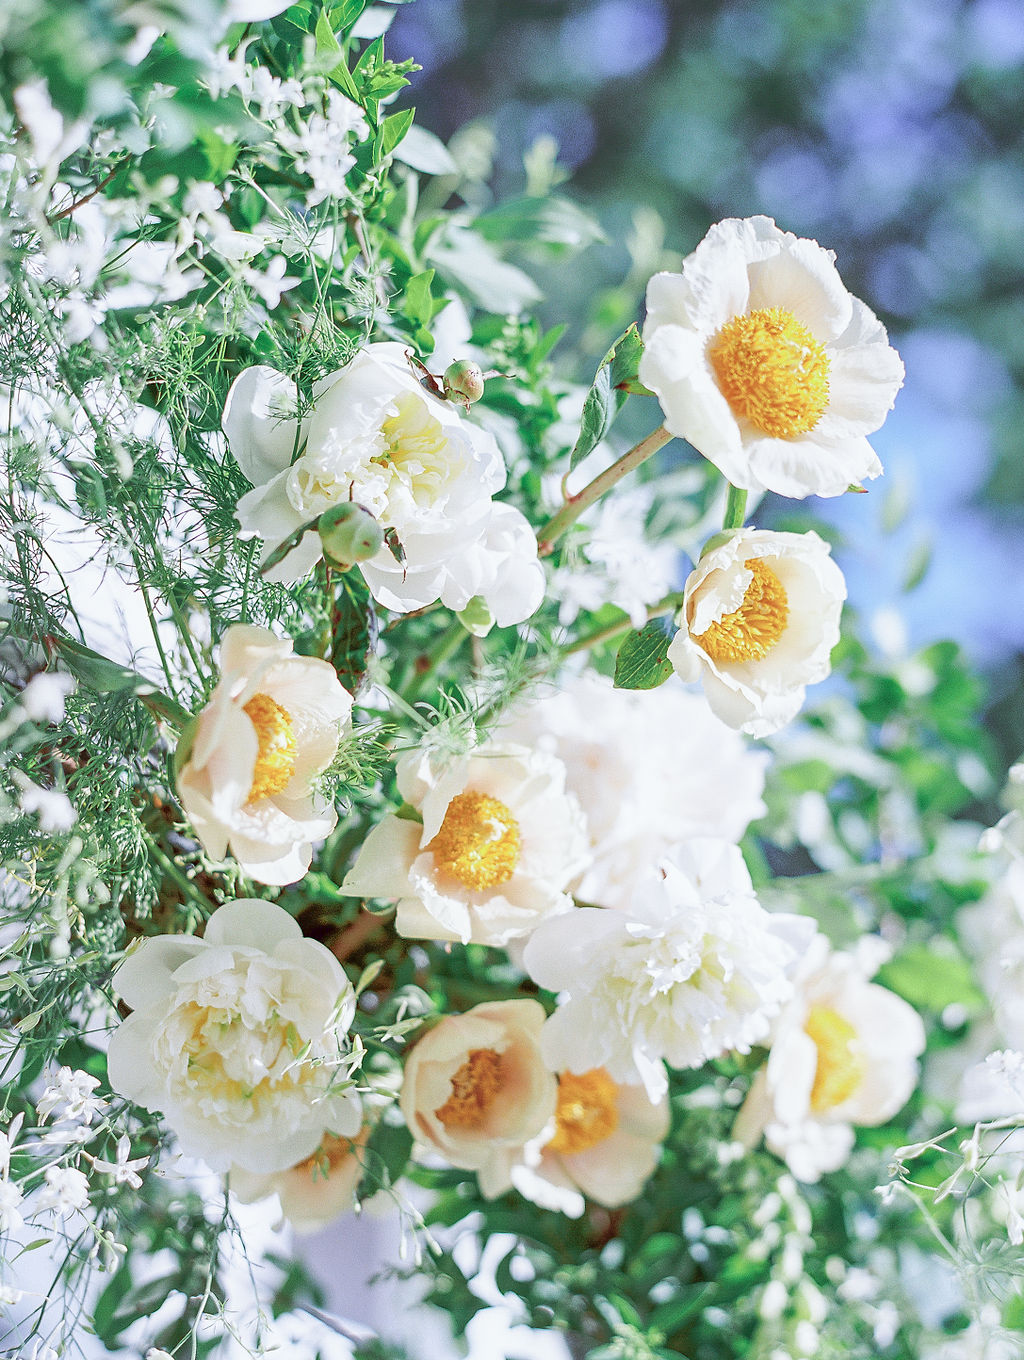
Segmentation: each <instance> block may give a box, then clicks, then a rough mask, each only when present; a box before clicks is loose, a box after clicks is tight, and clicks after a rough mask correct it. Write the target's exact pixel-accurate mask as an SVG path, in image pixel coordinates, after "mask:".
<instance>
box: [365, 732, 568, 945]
mask: <svg viewBox="0 0 1024 1360" xmlns="http://www.w3.org/2000/svg"><path fill="white" fill-rule="evenodd" d="M396 771H397V776H398V791H399V793H401V795H402V797H403V798H405V799H406V801H407V802H408V803H409V805H410V806H411V807H412V808H413V809H415V811H416V812H417V813H419V814H420V815H421V816H422V822H420V821H411V820H407V819H406V818H405V817H399V816H394V815H391V816H387V817H385V818H384V820H383V821H382V822H380V823H378V825H377V826H375V827H374V829H373V830H372V831H371V832H370V834H369V836H368V837H367V838H366V840H365V841H364V843H363V846H362V848H361V849H360V851H359V855H358V857H357V859H356V862H355V864H354V865H353V867H352V869H351V871H350V872H349V873H348V874H347V875H346V877H345V880H344V883H343V884H342V891H343V892H347V893H352V894H358V895H359V896H360V897H392V898H397V899H398V916H397V921H396V926H397V929H398V932H399V934H401V935H405V936H407V937H413V938H420V939H428V940H461V941H462V942H463V944H468V943H469V942H470V941H471V940H472V941H475V942H476V943H477V944H490V945H505V944H507V943H508V942H509V941H510V940H515V939H521V938H522V937H523V936H524V935H528V934H529V933H530V931H531V930H533V929H534V928H535V926H536V925H537V923H538V922H539V921H540V920H542V919H543V918H544V917H545V916H550V915H552V914H553V913H555V912H562V911H568V910H570V909H571V907H572V901H571V899H570V898H569V897H568V896H567V895H566V891H565V889H566V887H567V885H568V884H569V883H570V882H571V881H572V880H573V879H574V878H575V877H576V875H577V874H578V873H579V872H580V870H581V869H582V868H583V867H584V865H585V864H586V862H587V842H586V831H585V827H584V822H583V816H582V814H581V812H580V810H579V805H578V804H577V802H576V800H575V798H573V797H572V796H571V795H569V794H567V793H566V792H565V767H564V766H563V765H562V763H561V761H560V760H558V759H556V758H555V757H554V756H550V755H544V754H541V753H540V752H537V751H530V750H529V749H527V748H526V747H525V746H513V745H500V744H494V743H492V744H488V745H485V746H480V747H477V748H476V749H475V750H474V751H471V752H470V753H469V754H468V755H465V756H459V757H452V758H450V759H447V760H446V759H444V758H443V757H441V756H438V755H436V754H432V753H430V752H426V751H409V752H407V753H406V754H405V755H403V756H401V757H400V758H399V760H398V762H397V764H396Z"/></svg>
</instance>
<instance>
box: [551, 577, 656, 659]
mask: <svg viewBox="0 0 1024 1360" xmlns="http://www.w3.org/2000/svg"><path fill="white" fill-rule="evenodd" d="M682 603H683V592H682V591H681V590H676V591H673V592H672V594H671V595H666V596H664V597H663V598H662V599H660V600H658V602H657V603H656V604H652V605H649V606H648V608H647V617H648V619H656V618H657V617H658V616H659V615H660V614H670V613H674V612H675V611H676V610H677V609H678V608H679V607H680V606H681V605H682ZM632 626H633V621H632V619H630V617H629V615H628V614H625V615H623V617H622V618H621V619H616V620H615V622H614V623H607V624H605V625H604V627H603V628H597V629H595V630H594V632H592V633H584V634H583V636H582V637H578V638H577V639H576V641H575V642H570V643H569V645H568V646H567V647H563V649H562V655H563V656H572V655H573V653H575V652H586V651H589V650H590V648H591V647H597V646H599V645H600V644H601V643H602V642H607V641H608V640H609V639H610V638H614V637H618V636H619V634H620V633H628V632H629V630H630V628H631V627H632Z"/></svg>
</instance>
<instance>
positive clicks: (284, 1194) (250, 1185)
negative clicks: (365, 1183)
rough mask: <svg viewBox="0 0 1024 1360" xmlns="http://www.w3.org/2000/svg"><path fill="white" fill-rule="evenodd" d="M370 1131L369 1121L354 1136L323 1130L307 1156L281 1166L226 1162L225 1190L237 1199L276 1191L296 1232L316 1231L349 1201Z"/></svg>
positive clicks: (246, 1200) (346, 1210)
mask: <svg viewBox="0 0 1024 1360" xmlns="http://www.w3.org/2000/svg"><path fill="white" fill-rule="evenodd" d="M370 1133H371V1127H370V1125H369V1124H364V1125H363V1127H362V1129H361V1130H360V1131H359V1133H358V1134H356V1136H355V1137H354V1138H346V1137H344V1136H342V1135H340V1134H336V1133H325V1134H324V1136H323V1139H322V1140H321V1143H320V1146H319V1147H318V1148H317V1149H316V1151H315V1152H314V1153H313V1154H312V1155H311V1156H309V1157H305V1158H303V1160H302V1161H301V1162H297V1163H296V1164H295V1165H294V1166H290V1167H288V1168H287V1169H286V1170H285V1171H275V1172H271V1173H269V1174H265V1175H261V1174H259V1173H257V1172H253V1171H245V1170H243V1169H242V1168H241V1167H232V1168H231V1173H230V1180H229V1182H228V1183H229V1185H230V1186H231V1191H232V1193H233V1194H235V1195H237V1196H238V1198H239V1199H240V1200H241V1201H242V1203H243V1204H255V1203H256V1202H257V1201H258V1200H261V1199H267V1198H269V1197H270V1196H271V1195H277V1197H278V1201H279V1202H280V1205H281V1212H282V1213H283V1214H284V1216H285V1218H287V1219H288V1220H289V1222H290V1223H291V1225H292V1227H293V1228H294V1229H295V1230H296V1232H316V1231H317V1229H319V1228H325V1227H326V1226H327V1224H328V1223H333V1222H334V1220H335V1219H336V1218H340V1217H341V1215H342V1214H346V1213H349V1212H351V1210H352V1209H353V1208H354V1207H355V1193H356V1190H357V1189H358V1186H359V1182H360V1180H361V1179H362V1176H363V1171H364V1169H365V1161H364V1151H365V1148H366V1144H367V1142H368V1141H369V1138H370Z"/></svg>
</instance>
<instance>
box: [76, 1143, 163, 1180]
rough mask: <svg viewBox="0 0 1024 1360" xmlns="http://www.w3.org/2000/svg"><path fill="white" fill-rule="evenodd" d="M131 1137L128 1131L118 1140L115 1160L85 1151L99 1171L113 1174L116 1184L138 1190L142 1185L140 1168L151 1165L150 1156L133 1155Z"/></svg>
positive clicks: (109, 1174)
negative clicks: (104, 1158) (107, 1159)
mask: <svg viewBox="0 0 1024 1360" xmlns="http://www.w3.org/2000/svg"><path fill="white" fill-rule="evenodd" d="M131 1150H132V1143H131V1139H130V1138H129V1137H128V1135H127V1134H126V1133H124V1134H122V1135H121V1137H120V1138H119V1139H118V1140H117V1151H116V1154H115V1160H114V1161H112V1162H106V1161H104V1160H103V1159H102V1158H101V1157H93V1156H91V1155H90V1154H89V1153H85V1154H84V1155H85V1156H87V1157H88V1158H89V1160H90V1162H92V1164H93V1167H94V1168H95V1169H96V1170H97V1171H102V1172H103V1173H104V1174H105V1175H108V1176H113V1178H114V1184H115V1185H129V1186H131V1187H132V1189H133V1190H138V1189H139V1188H140V1187H141V1185H142V1177H141V1176H140V1175H139V1168H140V1167H143V1166H148V1165H149V1158H148V1157H131V1156H130V1153H131Z"/></svg>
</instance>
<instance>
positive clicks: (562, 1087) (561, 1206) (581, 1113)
mask: <svg viewBox="0 0 1024 1360" xmlns="http://www.w3.org/2000/svg"><path fill="white" fill-rule="evenodd" d="M669 1122H670V1117H669V1107H668V1096H667V1094H666V1095H664V1096H662V1097H661V1099H660V1100H657V1101H652V1100H651V1098H650V1097H649V1096H648V1094H647V1092H646V1091H645V1090H644V1088H643V1087H642V1086H623V1085H621V1084H619V1083H617V1082H614V1081H612V1079H611V1077H610V1076H609V1075H608V1073H607V1072H605V1071H604V1069H603V1068H596V1069H595V1070H594V1071H592V1072H583V1073H581V1074H579V1075H577V1074H575V1073H572V1072H562V1073H560V1074H559V1077H558V1103H557V1107H556V1110H555V1132H554V1135H553V1136H552V1137H551V1138H549V1139H548V1140H547V1141H543V1142H542V1140H537V1143H535V1144H533V1145H531V1146H530V1147H528V1148H527V1149H526V1155H525V1156H524V1159H523V1161H522V1162H520V1163H519V1164H517V1165H516V1166H513V1168H512V1171H511V1173H510V1174H511V1178H512V1184H513V1185H514V1186H515V1188H516V1189H517V1190H518V1191H519V1193H520V1194H521V1195H525V1196H526V1198H527V1199H530V1200H533V1202H534V1203H535V1204H539V1205H540V1206H541V1207H542V1208H546V1209H558V1210H560V1211H561V1212H562V1213H564V1214H568V1215H569V1217H570V1218H579V1217H580V1216H581V1215H582V1213H583V1211H584V1209H585V1207H586V1205H585V1202H584V1196H586V1197H587V1198H588V1199H592V1200H593V1201H594V1203H595V1204H601V1205H604V1207H605V1208H606V1209H617V1208H618V1207H619V1206H620V1205H623V1204H628V1203H629V1202H630V1201H631V1200H634V1199H636V1198H637V1196H638V1195H639V1194H640V1192H641V1191H642V1190H643V1188H644V1183H645V1181H646V1180H647V1179H648V1177H649V1176H650V1175H651V1173H652V1172H653V1170H654V1168H655V1167H656V1166H657V1164H658V1157H659V1155H660V1152H661V1144H662V1142H663V1140H664V1138H665V1136H666V1134H667V1133H668V1129H669ZM538 1144H539V1146H538Z"/></svg>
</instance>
